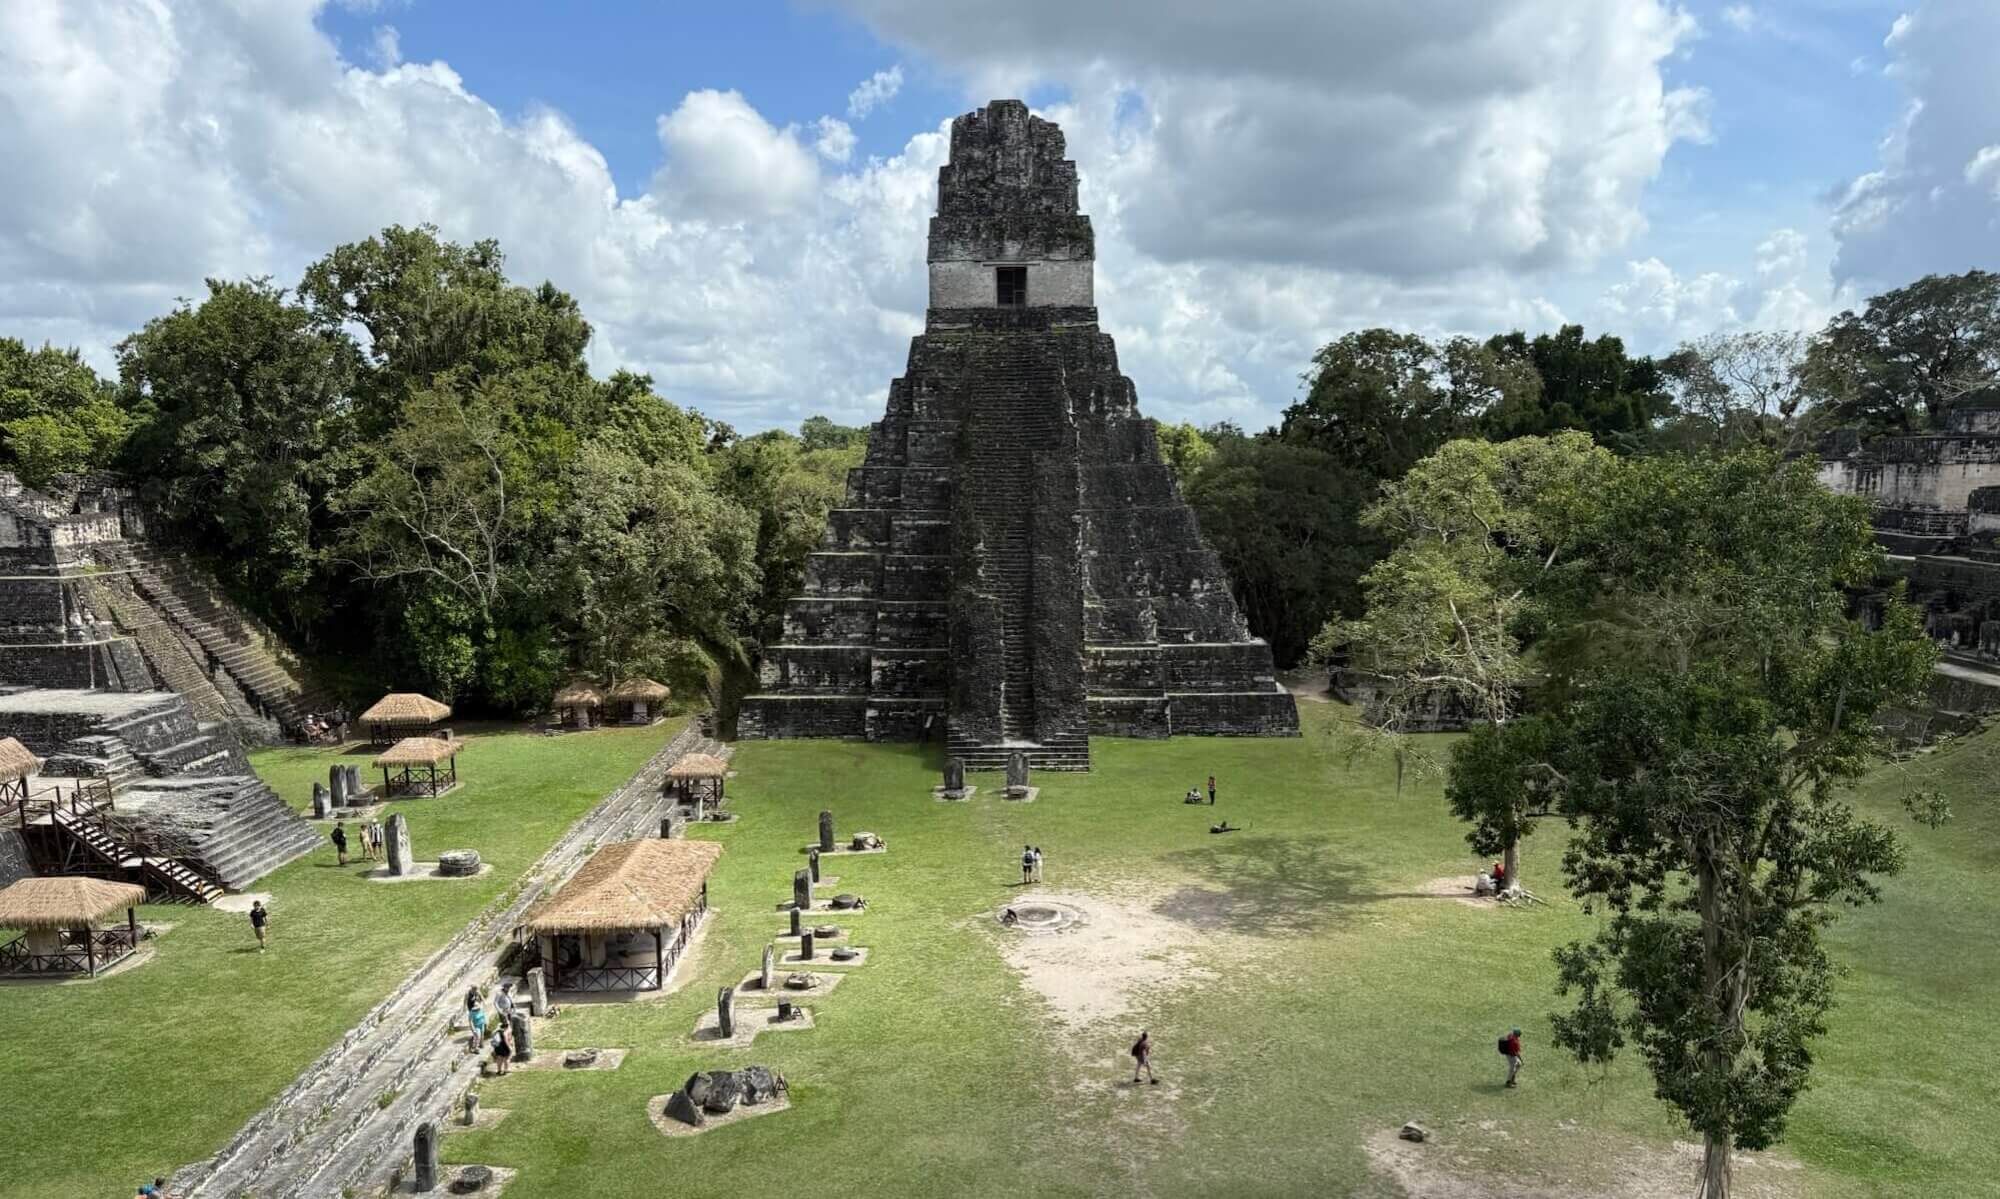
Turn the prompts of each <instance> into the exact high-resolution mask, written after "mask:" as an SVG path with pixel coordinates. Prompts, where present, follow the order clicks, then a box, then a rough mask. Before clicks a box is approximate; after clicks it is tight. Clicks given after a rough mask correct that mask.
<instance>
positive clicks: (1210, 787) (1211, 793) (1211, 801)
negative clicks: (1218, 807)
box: [1208, 774, 1215, 808]
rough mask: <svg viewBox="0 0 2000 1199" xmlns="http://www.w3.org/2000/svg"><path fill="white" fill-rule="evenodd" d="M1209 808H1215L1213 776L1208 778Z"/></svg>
mask: <svg viewBox="0 0 2000 1199" xmlns="http://www.w3.org/2000/svg"><path fill="white" fill-rule="evenodd" d="M1208 806H1209V807H1211V808H1212V807H1214V806H1215V776H1214V775H1212V774H1211V775H1209V776H1208Z"/></svg>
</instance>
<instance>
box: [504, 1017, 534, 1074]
mask: <svg viewBox="0 0 2000 1199" xmlns="http://www.w3.org/2000/svg"><path fill="white" fill-rule="evenodd" d="M507 1025H508V1027H510V1028H512V1029H513V1030H514V1060H515V1061H517V1062H531V1061H533V1060H535V1025H534V1022H533V1021H531V1020H529V1019H528V1013H526V1012H524V1011H521V1010H520V1009H519V1008H516V1009H514V1014H513V1015H512V1016H509V1017H508V1018H507Z"/></svg>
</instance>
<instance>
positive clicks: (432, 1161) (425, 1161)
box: [411, 1120, 438, 1193]
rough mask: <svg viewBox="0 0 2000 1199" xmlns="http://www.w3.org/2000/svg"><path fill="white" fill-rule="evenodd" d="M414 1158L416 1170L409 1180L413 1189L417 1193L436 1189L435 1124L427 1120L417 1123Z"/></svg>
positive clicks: (436, 1145)
mask: <svg viewBox="0 0 2000 1199" xmlns="http://www.w3.org/2000/svg"><path fill="white" fill-rule="evenodd" d="M416 1159H417V1164H416V1170H415V1173H414V1176H413V1178H412V1180H411V1184H412V1187H413V1189H415V1190H416V1191H418V1192H419V1193H422V1192H425V1191H435V1190H437V1184H438V1138H437V1125H435V1124H432V1123H431V1122H430V1121H429V1120H426V1121H424V1122H423V1123H422V1124H419V1125H417V1136H416Z"/></svg>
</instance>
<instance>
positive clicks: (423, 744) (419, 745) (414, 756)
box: [375, 737, 465, 766]
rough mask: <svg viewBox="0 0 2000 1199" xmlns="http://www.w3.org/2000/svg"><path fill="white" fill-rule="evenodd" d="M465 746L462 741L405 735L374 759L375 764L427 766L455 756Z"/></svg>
mask: <svg viewBox="0 0 2000 1199" xmlns="http://www.w3.org/2000/svg"><path fill="white" fill-rule="evenodd" d="M464 748H465V742H463V741H445V740H442V739H440V738H437V737H405V738H403V739H402V740H401V741H398V742H396V743H395V744H394V745H392V746H390V747H389V748H388V749H386V750H384V751H382V756H381V757H379V758H377V759H375V764H376V765H377V766H429V765H431V764H432V763H433V762H442V761H444V760H445V759H446V758H455V757H457V756H458V751H459V750H461V749H464Z"/></svg>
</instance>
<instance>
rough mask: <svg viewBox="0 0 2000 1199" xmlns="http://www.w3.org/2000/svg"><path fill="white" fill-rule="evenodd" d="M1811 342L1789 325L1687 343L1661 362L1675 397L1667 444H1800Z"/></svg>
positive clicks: (1688, 447)
mask: <svg viewBox="0 0 2000 1199" xmlns="http://www.w3.org/2000/svg"><path fill="white" fill-rule="evenodd" d="M1806 344H1807V343H1806V338H1805V336H1804V335H1803V334H1801V333H1796V332H1792V331H1790V330H1781V331H1776V332H1743V333H1713V334H1710V335H1708V336H1706V337H1702V338H1699V339H1697V340H1695V341H1691V342H1684V343H1682V345H1681V347H1680V349H1678V350H1676V351H1674V353H1673V354H1671V355H1669V356H1668V357H1667V358H1666V359H1665V360H1664V361H1663V362H1662V363H1661V371H1662V374H1663V375H1664V376H1665V378H1666V380H1667V388H1668V390H1669V392H1670V393H1671V394H1672V395H1673V398H1674V414H1673V416H1672V418H1671V419H1670V420H1669V421H1668V424H1667V428H1666V429H1664V430H1663V431H1662V434H1661V440H1662V442H1663V443H1664V444H1667V445H1670V446H1672V447H1673V448H1676V449H1682V450H1696V449H1712V450H1723V451H1726V450H1732V449H1740V448H1743V447H1745V446H1752V445H1772V446H1781V447H1783V448H1787V449H1793V448H1798V444H1799V442H1800V441H1801V440H1802V436H1803V434H1804V432H1805V425H1804V424H1803V423H1802V422H1800V421H1798V420H1797V419H1796V418H1797V417H1798V415H1799V407H1800V404H1801V403H1802V401H1803V400H1804V398H1805V379H1804V373H1803V371H1804V367H1805V352H1806Z"/></svg>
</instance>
